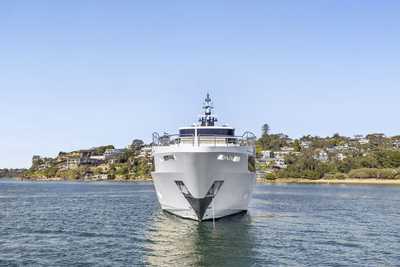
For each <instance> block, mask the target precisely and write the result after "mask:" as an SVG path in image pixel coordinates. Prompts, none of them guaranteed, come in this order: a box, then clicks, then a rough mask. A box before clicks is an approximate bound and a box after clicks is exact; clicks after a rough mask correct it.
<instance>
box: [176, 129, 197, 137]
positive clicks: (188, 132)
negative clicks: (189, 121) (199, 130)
mask: <svg viewBox="0 0 400 267" xmlns="http://www.w3.org/2000/svg"><path fill="white" fill-rule="evenodd" d="M193 135H194V129H181V130H179V136H193Z"/></svg>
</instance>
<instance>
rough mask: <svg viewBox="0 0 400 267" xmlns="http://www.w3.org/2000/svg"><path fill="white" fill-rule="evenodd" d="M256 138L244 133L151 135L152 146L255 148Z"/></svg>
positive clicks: (251, 134)
mask: <svg viewBox="0 0 400 267" xmlns="http://www.w3.org/2000/svg"><path fill="white" fill-rule="evenodd" d="M255 143H256V136H255V135H254V134H253V133H252V132H245V133H244V134H243V135H241V136H222V135H197V140H196V137H195V136H194V135H187V136H179V135H178V134H172V135H169V134H167V133H164V134H163V135H160V134H159V133H157V132H154V133H153V143H152V145H153V146H170V145H177V146H180V145H192V146H255Z"/></svg>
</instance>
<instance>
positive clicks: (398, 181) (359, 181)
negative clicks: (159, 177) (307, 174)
mask: <svg viewBox="0 0 400 267" xmlns="http://www.w3.org/2000/svg"><path fill="white" fill-rule="evenodd" d="M4 178H6V177H4ZM8 178H11V179H16V180H18V181H32V182H125V183H135V182H152V181H153V180H152V179H151V178H138V179H134V180H133V179H130V180H125V179H114V180H85V179H78V180H69V179H64V178H59V177H54V178H31V179H29V178H23V177H8ZM256 183H257V184H326V185H329V184H333V185H335V184H338V185H340V184H343V185H346V184H348V185H400V179H376V178H363V179H354V178H347V179H304V178H277V179H274V180H269V179H256Z"/></svg>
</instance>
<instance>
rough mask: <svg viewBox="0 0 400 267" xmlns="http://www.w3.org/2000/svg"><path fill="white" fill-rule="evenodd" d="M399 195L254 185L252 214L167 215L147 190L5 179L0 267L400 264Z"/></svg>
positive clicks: (396, 190) (389, 190)
mask: <svg viewBox="0 0 400 267" xmlns="http://www.w3.org/2000/svg"><path fill="white" fill-rule="evenodd" d="M399 204H400V187H390V186H360V185H358V186H351V185H346V186H342V185H257V187H256V191H255V194H254V197H253V200H252V202H251V207H250V210H249V213H248V214H244V215H239V216H232V217H228V218H226V219H221V220H218V221H217V223H216V228H215V229H213V226H212V223H211V222H205V223H201V224H199V223H197V222H194V221H190V220H183V219H180V218H176V217H175V216H173V215H168V214H164V213H163V212H162V211H160V209H159V205H158V203H157V200H156V195H155V192H154V188H153V185H152V184H151V183H79V182H77V183H70V182H68V183H63V182H48V183H46V182H19V181H12V180H0V265H6V266H20V265H35V266H37V265H46V266H71V265H75V266H79V265H80V266H88V265H89V266H90V265H96V266H97V265H99V266H110V265H113V266H266V265H288V266H303V265H308V266H315V265H324V266H348V265H353V266H366V265H369V266H371V265H372V266H376V265H378V266H393V265H400V205H399Z"/></svg>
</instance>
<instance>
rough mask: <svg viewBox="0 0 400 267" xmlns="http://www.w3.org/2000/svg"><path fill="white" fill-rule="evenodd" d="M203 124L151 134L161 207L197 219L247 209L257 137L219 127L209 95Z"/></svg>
mask: <svg viewBox="0 0 400 267" xmlns="http://www.w3.org/2000/svg"><path fill="white" fill-rule="evenodd" d="M203 109H204V114H202V115H201V116H200V118H199V123H197V124H194V125H193V126H191V127H182V128H179V134H177V135H168V134H164V135H161V136H160V135H159V134H158V133H154V134H153V148H152V154H153V157H154V164H153V166H154V168H155V169H154V171H153V172H152V173H151V175H152V177H153V180H154V186H155V189H156V192H157V197H158V200H159V202H160V205H161V208H162V209H163V210H165V211H168V212H170V213H172V214H175V215H177V216H180V217H183V218H190V219H194V220H198V221H202V220H208V219H213V218H221V217H224V216H227V215H232V214H235V213H239V212H242V211H246V210H247V209H248V205H249V201H250V199H251V196H252V192H253V188H254V184H255V178H256V175H255V139H256V138H255V136H254V134H252V133H250V132H245V134H243V135H242V136H235V129H234V128H232V127H228V126H226V125H223V126H216V125H215V123H216V122H217V118H216V117H215V116H214V115H212V110H213V105H212V103H211V98H210V95H209V94H207V97H206V99H205V102H204V105H203Z"/></svg>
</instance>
